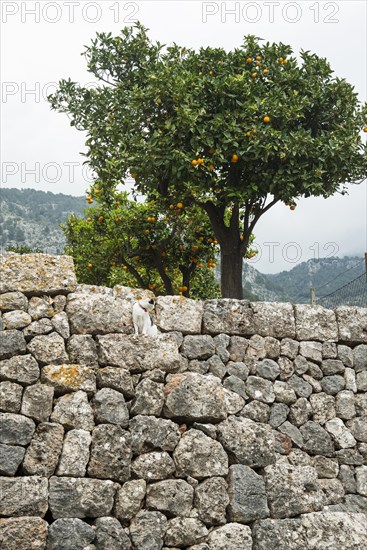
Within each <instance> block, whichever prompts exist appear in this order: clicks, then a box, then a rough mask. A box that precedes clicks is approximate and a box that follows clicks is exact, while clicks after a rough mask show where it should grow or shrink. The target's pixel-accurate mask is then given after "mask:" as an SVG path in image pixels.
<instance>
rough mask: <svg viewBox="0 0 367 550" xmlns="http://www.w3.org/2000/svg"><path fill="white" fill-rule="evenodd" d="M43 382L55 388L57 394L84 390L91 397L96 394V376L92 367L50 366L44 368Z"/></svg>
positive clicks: (73, 365) (72, 365)
mask: <svg viewBox="0 0 367 550" xmlns="http://www.w3.org/2000/svg"><path fill="white" fill-rule="evenodd" d="M41 380H42V382H44V383H46V384H49V385H50V386H53V387H54V388H55V394H56V395H60V394H63V393H67V392H71V391H78V390H83V391H85V392H87V393H88V394H89V395H93V394H94V393H95V392H96V376H95V374H94V371H93V369H92V368H90V367H84V366H80V365H75V364H71V365H48V366H46V367H43V369H42V373H41Z"/></svg>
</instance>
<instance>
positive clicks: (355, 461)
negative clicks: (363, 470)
mask: <svg viewBox="0 0 367 550" xmlns="http://www.w3.org/2000/svg"><path fill="white" fill-rule="evenodd" d="M335 457H336V458H337V459H338V462H339V464H348V465H351V466H361V465H362V464H363V456H362V455H361V454H360V453H359V452H358V450H357V449H356V448H354V449H353V448H351V449H340V450H339V451H335Z"/></svg>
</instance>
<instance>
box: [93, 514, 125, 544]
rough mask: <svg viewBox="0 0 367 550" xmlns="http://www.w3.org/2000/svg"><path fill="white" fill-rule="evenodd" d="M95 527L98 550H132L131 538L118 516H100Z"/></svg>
mask: <svg viewBox="0 0 367 550" xmlns="http://www.w3.org/2000/svg"><path fill="white" fill-rule="evenodd" d="M95 527H96V533H95V536H96V540H95V543H96V545H97V548H98V550H130V548H131V542H130V539H129V537H128V536H127V534H126V533H125V530H124V529H123V528H122V527H121V524H120V522H119V521H118V520H117V519H116V518H109V517H105V518H98V519H96V520H95ZM84 550H85V549H84Z"/></svg>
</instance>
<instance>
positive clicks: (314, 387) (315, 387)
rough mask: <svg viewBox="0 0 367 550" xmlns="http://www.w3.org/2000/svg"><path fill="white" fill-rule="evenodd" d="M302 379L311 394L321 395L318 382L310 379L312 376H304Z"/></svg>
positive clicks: (320, 387)
mask: <svg viewBox="0 0 367 550" xmlns="http://www.w3.org/2000/svg"><path fill="white" fill-rule="evenodd" d="M302 378H303V379H304V380H305V381H306V382H307V383H308V384H310V386H311V388H312V391H313V393H321V392H322V386H321V384H320V382H319V381H318V380H315V378H312V376H309V375H308V374H304V375H303V376H302Z"/></svg>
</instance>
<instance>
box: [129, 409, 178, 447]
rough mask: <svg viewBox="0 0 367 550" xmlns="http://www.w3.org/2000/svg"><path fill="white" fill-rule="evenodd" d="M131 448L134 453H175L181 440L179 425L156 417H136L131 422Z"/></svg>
mask: <svg viewBox="0 0 367 550" xmlns="http://www.w3.org/2000/svg"><path fill="white" fill-rule="evenodd" d="M129 429H130V433H131V447H132V450H133V452H134V453H139V454H141V453H145V452H148V451H152V450H162V451H173V450H174V449H175V447H176V445H177V443H178V442H179V440H180V437H181V434H180V432H179V430H178V425H177V424H176V423H174V422H172V421H171V420H165V419H163V418H156V417H155V416H145V415H144V416H141V415H138V416H135V418H133V419H132V420H130V425H129Z"/></svg>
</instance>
